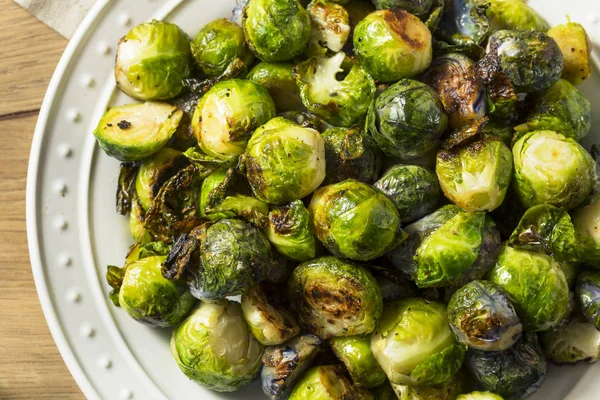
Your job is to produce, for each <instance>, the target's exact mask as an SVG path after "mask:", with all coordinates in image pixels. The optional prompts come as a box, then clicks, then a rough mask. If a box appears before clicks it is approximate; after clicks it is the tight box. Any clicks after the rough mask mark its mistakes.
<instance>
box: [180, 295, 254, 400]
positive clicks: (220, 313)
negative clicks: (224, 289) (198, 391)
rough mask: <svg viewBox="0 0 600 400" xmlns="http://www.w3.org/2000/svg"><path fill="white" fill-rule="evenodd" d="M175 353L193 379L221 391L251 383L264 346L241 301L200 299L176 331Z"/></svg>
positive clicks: (186, 372)
mask: <svg viewBox="0 0 600 400" xmlns="http://www.w3.org/2000/svg"><path fill="white" fill-rule="evenodd" d="M171 353H172V354H173V357H174V358H175V361H176V362H177V365H178V366H179V368H180V369H181V371H182V372H183V373H184V374H185V375H186V376H187V377H188V378H190V379H191V380H193V381H194V382H196V383H199V384H200V385H202V386H205V387H207V388H209V389H211V390H216V391H218V392H233V391H236V390H239V389H240V388H241V387H242V386H244V385H246V384H248V383H250V382H251V381H252V380H254V378H255V377H256V374H257V373H258V370H259V369H260V367H261V356H262V354H263V346H262V345H261V344H260V343H258V341H256V339H255V338H254V336H252V332H250V330H249V329H248V325H247V324H246V321H244V316H243V315H242V308H241V307H240V305H239V304H238V303H235V302H233V301H229V300H221V301H219V302H216V303H205V302H200V304H199V305H198V307H196V309H195V310H194V311H193V312H192V314H191V315H190V316H189V317H188V318H187V319H186V320H185V321H183V323H182V324H181V325H179V326H178V327H177V329H175V330H174V331H173V335H172V337H171Z"/></svg>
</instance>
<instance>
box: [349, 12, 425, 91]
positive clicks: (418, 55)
mask: <svg viewBox="0 0 600 400" xmlns="http://www.w3.org/2000/svg"><path fill="white" fill-rule="evenodd" d="M353 41H354V52H355V54H356V59H357V60H358V62H359V63H360V64H361V65H362V66H364V67H365V69H366V70H367V71H368V72H369V74H371V76H372V77H373V78H374V79H375V80H377V81H381V82H395V81H398V80H400V79H402V78H411V77H413V76H416V75H418V74H420V73H421V72H423V71H425V70H426V69H427V67H429V64H431V59H432V44H431V43H432V39H431V32H430V31H429V28H427V25H425V24H424V23H423V22H421V20H419V18H417V17H416V16H414V15H412V14H410V13H408V12H406V11H404V10H400V9H395V10H379V11H375V12H372V13H371V14H369V15H368V16H367V17H366V18H365V19H363V20H362V21H361V22H360V23H359V24H358V25H357V26H356V29H355V30H354V38H353Z"/></svg>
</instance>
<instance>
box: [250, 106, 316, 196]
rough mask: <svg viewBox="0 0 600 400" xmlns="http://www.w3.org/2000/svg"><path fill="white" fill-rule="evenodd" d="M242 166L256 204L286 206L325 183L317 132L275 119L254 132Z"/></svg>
mask: <svg viewBox="0 0 600 400" xmlns="http://www.w3.org/2000/svg"><path fill="white" fill-rule="evenodd" d="M245 165H246V176H247V177H248V182H250V185H251V186H252V190H253V192H254V195H255V196H256V197H257V198H258V199H259V200H262V201H264V202H267V203H269V204H285V203H289V202H291V201H294V200H299V199H301V198H303V197H305V196H308V195H309V194H311V193H312V192H313V191H314V190H315V189H316V188H318V187H319V185H321V183H322V182H323V179H325V143H324V141H323V138H322V137H321V134H320V133H319V132H317V131H316V130H314V129H310V128H304V127H302V126H300V125H297V124H295V123H293V122H291V121H288V120H287V119H285V118H282V117H277V118H274V119H272V120H270V121H269V122H268V123H266V124H265V125H263V126H261V127H260V128H258V129H257V130H256V131H255V132H254V134H253V135H252V137H251V138H250V141H249V142H248V148H247V150H246V159H245Z"/></svg>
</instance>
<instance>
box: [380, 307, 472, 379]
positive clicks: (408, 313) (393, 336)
mask: <svg viewBox="0 0 600 400" xmlns="http://www.w3.org/2000/svg"><path fill="white" fill-rule="evenodd" d="M371 350H372V351H373V355H374V356H375V358H376V359H377V361H378V362H379V364H380V365H381V367H382V368H383V370H384V371H385V373H386V374H387V377H388V379H389V380H390V382H392V383H395V384H401V385H411V386H414V385H416V386H421V385H422V386H435V385H441V384H443V383H444V382H447V381H449V380H451V379H452V378H454V376H455V375H456V374H457V372H458V370H459V369H460V367H461V366H462V363H463V359H464V356H465V348H464V347H462V345H459V344H458V343H457V342H456V340H455V339H454V335H453V334H452V331H451V330H450V326H448V320H447V318H446V306H445V305H444V304H442V303H437V302H429V301H427V300H424V299H420V298H412V299H402V300H398V301H395V302H393V303H390V304H387V305H386V306H385V307H384V310H383V314H382V316H381V319H380V320H379V322H378V323H377V327H376V328H375V331H374V332H373V334H372V335H371Z"/></svg>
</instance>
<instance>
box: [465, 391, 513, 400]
mask: <svg viewBox="0 0 600 400" xmlns="http://www.w3.org/2000/svg"><path fill="white" fill-rule="evenodd" d="M456 400H504V399H503V398H502V397H500V396H498V395H497V394H494V393H491V392H471V393H467V394H461V395H460V396H458V397H457V398H456Z"/></svg>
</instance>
